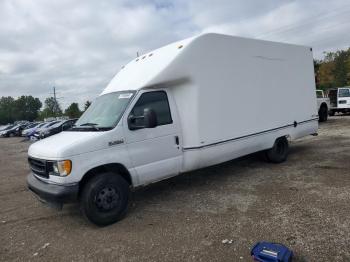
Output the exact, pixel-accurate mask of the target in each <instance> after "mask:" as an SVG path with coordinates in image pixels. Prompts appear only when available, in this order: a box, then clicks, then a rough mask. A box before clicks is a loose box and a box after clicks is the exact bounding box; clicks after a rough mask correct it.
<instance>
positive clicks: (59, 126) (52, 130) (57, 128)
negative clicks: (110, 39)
mask: <svg viewBox="0 0 350 262" xmlns="http://www.w3.org/2000/svg"><path fill="white" fill-rule="evenodd" d="M77 120H78V119H69V120H63V121H60V122H58V123H56V124H54V125H52V126H50V127H49V128H47V129H45V130H43V131H41V132H40V133H39V138H40V139H43V138H46V137H49V136H52V135H55V134H58V133H60V132H62V131H66V130H68V129H70V128H71V127H72V126H73V125H74V123H75V122H76V121H77Z"/></svg>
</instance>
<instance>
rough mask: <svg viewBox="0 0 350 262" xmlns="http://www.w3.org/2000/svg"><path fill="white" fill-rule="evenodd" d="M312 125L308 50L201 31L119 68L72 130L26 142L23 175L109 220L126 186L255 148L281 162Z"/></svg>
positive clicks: (55, 198) (96, 218)
mask: <svg viewBox="0 0 350 262" xmlns="http://www.w3.org/2000/svg"><path fill="white" fill-rule="evenodd" d="M317 129H318V116H317V108H316V94H315V83H314V71H313V56H312V51H311V49H310V48H309V47H303V46H296V45H289V44H281V43H274V42H267V41H260V40H252V39H246V38H240V37H233V36H226V35H219V34H204V35H201V36H198V37H193V38H189V39H186V40H182V41H179V42H176V43H173V44H170V45H167V46H165V47H162V48H160V49H157V50H154V51H152V52H149V53H147V54H144V55H143V56H141V57H138V58H136V59H133V60H132V61H131V62H130V63H129V64H127V65H126V66H125V67H123V68H122V69H121V71H120V72H119V73H118V74H117V75H116V76H115V77H114V78H113V80H112V81H111V82H110V83H109V85H108V86H107V87H106V89H105V90H104V91H103V92H102V93H101V94H100V96H99V97H98V98H97V99H96V100H95V101H94V102H93V103H92V105H91V106H90V107H89V108H88V110H87V111H86V112H85V113H84V114H83V115H82V116H81V118H80V119H79V120H78V121H77V122H76V124H75V127H73V128H72V129H71V130H68V131H64V132H62V133H60V134H58V135H55V136H53V137H49V138H47V139H44V140H42V141H39V142H36V143H34V144H32V145H31V146H30V148H29V151H28V161H29V164H30V167H31V170H32V172H31V174H30V175H29V176H28V178H27V182H28V187H29V189H30V190H32V191H33V192H34V193H36V194H37V195H38V196H39V198H40V199H43V200H44V201H46V202H51V203H55V204H59V205H62V204H63V203H67V202H70V201H79V204H80V208H81V211H82V213H83V214H84V215H85V216H86V217H87V218H88V219H89V220H90V221H92V222H93V223H95V224H97V225H108V224H111V223H113V222H115V221H117V220H119V219H121V218H122V217H123V215H124V214H125V212H126V209H127V205H128V199H129V191H130V188H131V187H134V188H135V187H139V186H144V185H147V184H150V183H154V182H157V181H160V180H163V179H166V178H169V177H172V176H175V175H178V174H180V173H184V172H188V171H191V170H195V169H199V168H203V167H207V166H211V165H215V164H218V163H222V162H225V161H228V160H231V159H234V158H237V157H240V156H243V155H247V154H251V153H254V152H258V151H264V152H265V154H266V157H267V159H268V160H269V161H270V162H274V163H280V162H283V161H285V160H286V158H287V155H288V141H289V140H292V139H297V138H300V137H303V136H307V135H311V134H315V133H317Z"/></svg>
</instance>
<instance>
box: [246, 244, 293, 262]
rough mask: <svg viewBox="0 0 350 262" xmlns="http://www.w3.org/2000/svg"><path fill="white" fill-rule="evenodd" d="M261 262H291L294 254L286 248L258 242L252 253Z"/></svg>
mask: <svg viewBox="0 0 350 262" xmlns="http://www.w3.org/2000/svg"><path fill="white" fill-rule="evenodd" d="M250 254H251V256H252V257H253V259H254V260H255V261H259V262H291V261H292V257H293V252H292V251H291V250H290V249H289V248H288V247H286V246H284V245H282V244H277V243H270V242H258V243H256V244H255V245H254V247H253V248H252V250H251V252H250Z"/></svg>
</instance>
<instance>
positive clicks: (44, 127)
mask: <svg viewBox="0 0 350 262" xmlns="http://www.w3.org/2000/svg"><path fill="white" fill-rule="evenodd" d="M58 122H61V121H51V122H47V123H45V125H43V126H41V127H40V128H37V129H36V130H35V132H34V133H33V134H32V135H31V136H30V137H34V139H39V138H40V133H41V132H43V131H44V130H46V129H47V128H49V127H51V126H53V125H55V124H57V123H58Z"/></svg>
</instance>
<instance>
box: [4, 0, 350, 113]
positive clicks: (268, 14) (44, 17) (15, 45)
mask: <svg viewBox="0 0 350 262" xmlns="http://www.w3.org/2000/svg"><path fill="white" fill-rule="evenodd" d="M203 32H218V33H226V34H232V35H238V36H245V37H252V38H260V39H266V40H273V41H282V42H289V43H295V44H302V45H309V46H312V47H313V48H314V55H315V57H316V58H321V57H322V54H323V52H324V51H333V50H337V49H341V48H347V47H349V46H350V1H349V0H332V1H329V0H307V1H305V0H299V1H291V0H264V1H261V0H254V1H253V0H216V1H214V0H211V1H209V0H193V1H192V0H169V1H167V0H164V1H161V0H133V1H130V0H129V1H123V0H120V1H117V0H110V1H107V0H105V1H98V0H57V1H56V0H50V1H47V0H0V96H14V97H17V96H19V95H33V96H35V97H39V98H40V99H42V100H44V99H45V97H48V96H50V95H51V94H50V93H52V86H56V88H57V92H58V97H60V100H59V101H60V103H61V105H62V106H63V107H64V108H65V107H66V106H68V105H69V104H70V103H72V102H74V101H77V102H79V103H80V104H81V105H82V104H83V102H84V101H86V100H88V99H89V100H92V99H93V98H94V97H96V96H97V95H98V94H99V93H100V92H101V91H102V90H103V88H104V87H105V86H106V85H107V84H108V82H109V81H110V79H111V78H112V77H113V76H114V75H115V74H116V73H117V72H118V71H119V69H120V68H121V66H122V65H124V64H126V63H127V62H128V61H129V60H131V59H133V58H134V57H135V56H136V52H140V53H141V54H142V53H143V52H147V51H149V50H152V49H154V48H158V47H160V46H162V45H165V44H168V43H171V42H173V41H176V40H180V39H183V38H187V37H190V36H193V35H196V34H200V33H203Z"/></svg>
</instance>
